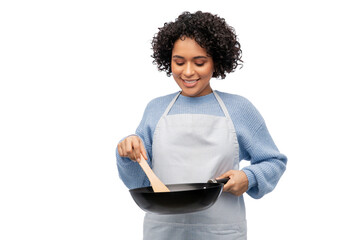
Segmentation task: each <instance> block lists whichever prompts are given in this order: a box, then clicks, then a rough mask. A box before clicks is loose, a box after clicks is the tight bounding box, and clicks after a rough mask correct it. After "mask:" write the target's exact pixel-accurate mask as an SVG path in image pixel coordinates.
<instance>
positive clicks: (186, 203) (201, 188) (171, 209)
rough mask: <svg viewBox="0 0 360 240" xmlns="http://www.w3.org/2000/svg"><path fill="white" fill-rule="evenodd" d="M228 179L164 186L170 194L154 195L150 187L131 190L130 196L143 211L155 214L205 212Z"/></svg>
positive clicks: (158, 193) (160, 193)
mask: <svg viewBox="0 0 360 240" xmlns="http://www.w3.org/2000/svg"><path fill="white" fill-rule="evenodd" d="M228 180H229V178H223V179H219V180H209V181H208V183H187V184H171V185H166V186H167V187H168V188H169V190H170V192H157V193H155V192H154V191H153V189H152V187H144V188H135V189H131V190H129V191H130V194H131V196H132V198H133V199H134V201H135V202H136V203H137V205H138V206H139V207H140V208H141V209H142V210H144V211H146V212H150V213H157V214H180V213H191V212H197V211H201V210H205V209H207V208H209V207H211V206H212V205H213V204H214V203H215V202H216V200H217V199H218V197H219V196H220V194H221V192H222V189H223V186H224V184H225V183H227V181H228Z"/></svg>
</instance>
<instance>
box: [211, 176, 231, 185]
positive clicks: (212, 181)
mask: <svg viewBox="0 0 360 240" xmlns="http://www.w3.org/2000/svg"><path fill="white" fill-rule="evenodd" d="M229 179H230V178H228V177H227V178H220V179H215V178H213V179H210V180H209V181H208V183H223V184H226V183H227V182H228V181H229Z"/></svg>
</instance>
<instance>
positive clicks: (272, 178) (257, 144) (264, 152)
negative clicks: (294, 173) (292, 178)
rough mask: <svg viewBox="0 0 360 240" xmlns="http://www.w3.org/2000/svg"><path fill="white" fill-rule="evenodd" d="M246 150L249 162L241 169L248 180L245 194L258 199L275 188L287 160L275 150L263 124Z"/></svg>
mask: <svg viewBox="0 0 360 240" xmlns="http://www.w3.org/2000/svg"><path fill="white" fill-rule="evenodd" d="M246 150H247V153H248V156H249V160H250V162H251V165H250V166H247V167H244V168H243V169H242V170H243V171H244V172H245V174H246V175H247V177H248V179H249V187H248V190H247V193H248V194H249V195H250V196H251V197H253V198H255V199H259V198H261V197H263V196H264V195H265V194H267V193H269V192H271V191H272V190H273V189H274V188H275V186H276V184H277V183H278V181H279V179H280V177H281V176H282V174H283V173H284V171H285V169H286V163H287V158H286V156H285V155H283V154H281V153H280V152H279V150H278V149H277V147H276V145H275V143H274V141H273V139H272V138H271V136H270V134H269V131H268V129H267V127H266V125H265V123H264V122H263V123H262V124H261V125H260V127H259V128H258V129H257V131H256V132H255V134H254V135H253V137H252V138H251V141H250V145H249V147H248V148H247V149H246Z"/></svg>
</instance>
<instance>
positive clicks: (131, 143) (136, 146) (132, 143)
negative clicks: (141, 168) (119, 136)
mask: <svg viewBox="0 0 360 240" xmlns="http://www.w3.org/2000/svg"><path fill="white" fill-rule="evenodd" d="M117 148H118V152H119V155H120V156H121V157H128V158H130V159H131V160H132V161H134V162H140V154H142V155H143V157H144V158H145V160H147V155H146V150H145V147H144V145H143V143H142V141H141V139H140V138H139V137H138V136H135V135H132V136H129V137H127V138H125V139H124V140H122V141H121V142H119V144H118V147H117Z"/></svg>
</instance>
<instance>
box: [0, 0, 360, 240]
mask: <svg viewBox="0 0 360 240" xmlns="http://www.w3.org/2000/svg"><path fill="white" fill-rule="evenodd" d="M129 2H130V1H106V0H103V1H80V0H71V1H70V0H63V1H45V0H44V1H39V0H37V1H16V0H13V1H10V0H9V1H1V3H0V80H1V85H0V111H1V117H0V121H1V124H0V160H1V165H0V194H1V197H0V239H4V240H5V239H6V240H8V239H9V240H10V239H54V240H55V239H108V240H110V239H125V237H126V238H127V239H141V236H142V218H143V212H142V211H141V210H140V209H139V208H138V207H137V206H136V205H135V203H134V202H133V201H132V199H131V197H130V195H129V193H128V190H127V189H126V187H125V186H124V185H123V183H122V182H121V181H120V179H119V178H118V175H117V169H116V161H115V147H116V144H117V142H118V140H119V139H121V138H122V137H124V136H126V135H128V134H131V133H133V132H134V131H135V129H136V127H137V125H138V123H139V122H140V120H141V117H142V113H143V110H144V108H145V106H146V104H147V103H148V101H149V100H151V99H153V98H155V97H158V96H161V95H165V94H169V93H172V92H175V91H177V90H178V88H177V85H176V84H175V82H174V81H173V79H172V78H168V77H166V75H165V73H159V72H158V71H157V68H156V66H155V65H153V64H152V59H151V57H150V55H151V45H150V42H151V39H152V37H153V35H154V34H155V33H156V31H157V28H158V27H161V26H162V25H163V23H164V22H167V21H173V20H174V19H175V18H176V17H177V16H178V15H179V14H180V13H182V12H183V11H185V10H188V11H190V12H193V11H196V10H203V11H210V12H212V13H216V14H218V15H220V16H221V17H224V18H225V19H226V20H227V22H228V23H229V24H230V25H231V26H233V27H234V28H235V29H236V32H237V34H238V37H239V41H240V43H241V45H242V49H243V60H244V67H243V69H241V70H238V71H236V72H235V73H232V74H230V75H228V77H227V79H226V80H224V81H221V80H215V79H214V80H212V86H213V88H214V89H218V90H220V91H225V92H230V93H235V94H239V95H242V96H245V97H246V98H248V99H249V100H250V101H251V102H253V104H254V105H255V106H256V107H257V108H258V110H259V111H260V112H261V113H262V115H263V117H264V118H265V120H266V123H267V125H268V128H269V130H270V132H271V134H272V136H273V138H274V140H275V142H276V144H277V145H278V147H279V149H280V150H281V151H282V152H283V153H285V154H286V155H287V156H288V158H289V162H288V168H287V171H286V172H285V174H284V176H283V178H282V179H281V180H280V182H279V184H278V186H277V188H276V189H275V190H274V192H272V193H271V194H269V195H266V196H265V197H264V198H262V199H260V200H254V199H251V198H250V197H249V196H246V197H245V198H246V199H245V201H246V204H247V218H248V238H249V239H251V240H255V239H278V240H280V239H292V240H296V239H360V234H359V231H358V227H359V221H358V215H359V214H360V211H359V205H358V203H359V202H360V198H359V186H358V184H359V177H358V169H359V168H358V167H359V161H360V157H359V150H358V149H359V134H360V128H359V122H360V116H359V115H360V114H359V102H360V97H359V87H358V86H356V82H357V81H359V80H360V74H359V66H360V61H359V56H360V47H359V43H360V37H359V22H360V15H359V7H357V5H356V4H355V2H356V1H346V0H345V1H330V0H328V1H316V0H312V1H307V0H302V1H285V0H284V1H279V0H274V1H214V2H211V1H193V0H191V1H186V0H183V1H142V2H140V1H131V3H129Z"/></svg>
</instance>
